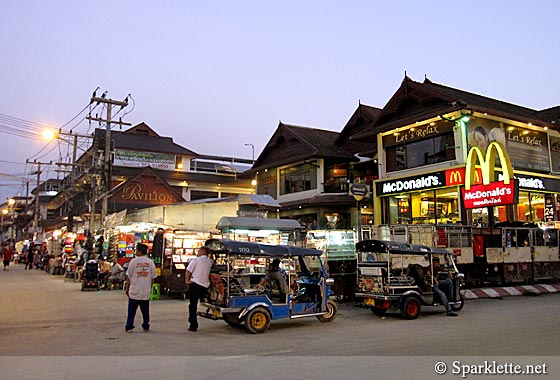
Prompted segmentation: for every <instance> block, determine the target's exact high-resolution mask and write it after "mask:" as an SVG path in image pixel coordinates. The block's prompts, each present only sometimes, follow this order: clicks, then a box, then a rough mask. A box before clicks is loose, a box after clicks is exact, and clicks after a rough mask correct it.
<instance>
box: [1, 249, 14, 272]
mask: <svg viewBox="0 0 560 380" xmlns="http://www.w3.org/2000/svg"><path fill="white" fill-rule="evenodd" d="M2 254H3V259H2V262H3V264H4V271H9V270H10V261H12V257H13V252H12V249H11V248H10V244H9V243H4V247H2Z"/></svg>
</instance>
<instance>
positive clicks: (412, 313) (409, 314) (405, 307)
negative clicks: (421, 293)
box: [401, 297, 420, 319]
mask: <svg viewBox="0 0 560 380" xmlns="http://www.w3.org/2000/svg"><path fill="white" fill-rule="evenodd" d="M401 314H402V316H403V318H404V319H416V318H418V316H419V315H420V302H418V300H417V299H416V298H412V297H408V298H406V299H405V300H404V302H403V303H402V304H401Z"/></svg>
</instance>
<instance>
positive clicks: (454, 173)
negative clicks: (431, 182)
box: [445, 167, 482, 186]
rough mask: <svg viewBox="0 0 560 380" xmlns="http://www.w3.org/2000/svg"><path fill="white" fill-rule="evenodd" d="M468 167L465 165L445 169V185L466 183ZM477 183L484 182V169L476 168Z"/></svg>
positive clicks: (475, 181)
mask: <svg viewBox="0 0 560 380" xmlns="http://www.w3.org/2000/svg"><path fill="white" fill-rule="evenodd" d="M465 177H466V169H465V167H461V168H455V169H449V170H446V171H445V186H462V185H464V184H465ZM473 183H474V184H475V185H478V184H481V183H482V171H481V170H480V168H475V171H474V182H473Z"/></svg>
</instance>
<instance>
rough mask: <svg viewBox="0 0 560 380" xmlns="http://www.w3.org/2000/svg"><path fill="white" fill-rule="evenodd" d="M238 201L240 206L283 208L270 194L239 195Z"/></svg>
mask: <svg viewBox="0 0 560 380" xmlns="http://www.w3.org/2000/svg"><path fill="white" fill-rule="evenodd" d="M237 201H238V202H239V204H240V205H255V206H267V207H278V208H279V207H282V206H281V205H280V203H278V202H277V201H276V199H274V198H272V197H271V196H270V195H268V194H261V195H258V194H239V195H238V196H237Z"/></svg>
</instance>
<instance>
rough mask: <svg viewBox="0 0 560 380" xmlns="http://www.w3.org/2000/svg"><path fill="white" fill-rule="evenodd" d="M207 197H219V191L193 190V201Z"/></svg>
mask: <svg viewBox="0 0 560 380" xmlns="http://www.w3.org/2000/svg"><path fill="white" fill-rule="evenodd" d="M207 198H218V193H217V192H215V191H196V190H192V191H191V201H196V200H198V199H207Z"/></svg>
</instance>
